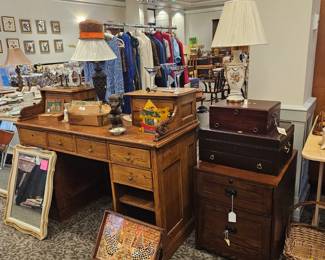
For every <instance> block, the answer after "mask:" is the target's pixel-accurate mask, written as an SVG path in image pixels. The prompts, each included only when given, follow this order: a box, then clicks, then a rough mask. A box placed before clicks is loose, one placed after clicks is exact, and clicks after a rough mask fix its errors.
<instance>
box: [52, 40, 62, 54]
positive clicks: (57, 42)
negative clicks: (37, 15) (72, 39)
mask: <svg viewBox="0 0 325 260" xmlns="http://www.w3.org/2000/svg"><path fill="white" fill-rule="evenodd" d="M54 50H55V52H63V40H54Z"/></svg>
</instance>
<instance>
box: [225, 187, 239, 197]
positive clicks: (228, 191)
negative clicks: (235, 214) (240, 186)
mask: <svg viewBox="0 0 325 260" xmlns="http://www.w3.org/2000/svg"><path fill="white" fill-rule="evenodd" d="M225 193H226V196H227V197H231V196H234V197H236V196H237V191H236V190H234V189H230V188H226V189H225Z"/></svg>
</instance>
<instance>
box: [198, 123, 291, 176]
mask: <svg viewBox="0 0 325 260" xmlns="http://www.w3.org/2000/svg"><path fill="white" fill-rule="evenodd" d="M280 127H282V128H284V129H285V130H286V132H287V135H282V134H279V133H278V132H277V130H273V131H272V132H271V133H269V134H267V135H256V134H244V133H243V134H240V133H237V132H230V131H222V130H212V129H209V128H205V127H204V126H202V127H201V129H200V132H199V140H200V160H202V161H206V162H212V163H218V164H224V165H228V166H232V167H237V168H240V169H246V170H250V171H256V172H260V173H267V174H271V175H278V174H279V171H280V169H281V168H282V167H283V165H284V164H285V163H286V162H287V161H288V160H289V158H290V157H291V154H292V151H293V135H294V125H293V124H291V123H284V122H283V123H280Z"/></svg>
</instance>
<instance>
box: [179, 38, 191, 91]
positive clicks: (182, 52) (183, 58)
mask: <svg viewBox="0 0 325 260" xmlns="http://www.w3.org/2000/svg"><path fill="white" fill-rule="evenodd" d="M176 41H177V43H178V46H179V51H180V56H181V62H182V65H183V66H186V65H187V64H186V61H185V52H184V45H183V43H182V42H181V41H180V40H178V39H177V38H176ZM183 77H184V85H185V84H188V83H189V82H190V79H189V76H188V69H187V67H186V68H185V70H184V74H183Z"/></svg>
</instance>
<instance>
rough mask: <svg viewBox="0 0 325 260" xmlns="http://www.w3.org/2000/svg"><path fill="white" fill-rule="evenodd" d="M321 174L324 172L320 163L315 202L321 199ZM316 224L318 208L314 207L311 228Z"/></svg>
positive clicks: (317, 222)
mask: <svg viewBox="0 0 325 260" xmlns="http://www.w3.org/2000/svg"><path fill="white" fill-rule="evenodd" d="M323 172H324V163H323V162H321V163H320V165H319V173H318V184H317V195H316V201H318V202H319V201H320V200H321V197H322V184H323ZM318 224H319V206H318V205H316V207H315V215H314V218H313V226H318Z"/></svg>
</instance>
